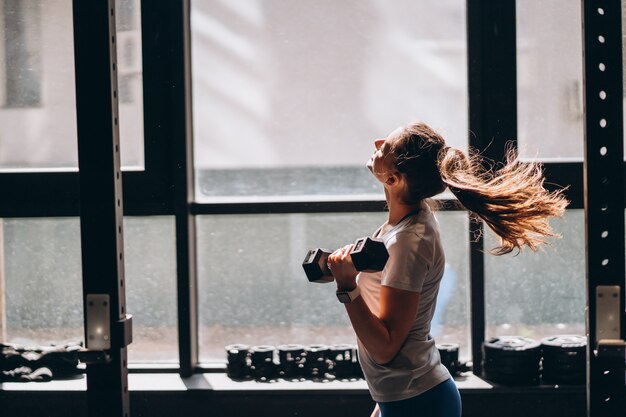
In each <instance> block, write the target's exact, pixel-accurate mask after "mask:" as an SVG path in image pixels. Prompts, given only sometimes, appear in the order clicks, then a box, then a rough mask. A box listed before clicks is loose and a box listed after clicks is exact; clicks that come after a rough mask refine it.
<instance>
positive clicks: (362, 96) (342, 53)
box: [191, 0, 468, 201]
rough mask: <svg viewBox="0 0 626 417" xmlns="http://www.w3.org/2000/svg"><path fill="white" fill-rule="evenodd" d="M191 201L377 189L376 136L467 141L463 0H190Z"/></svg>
mask: <svg viewBox="0 0 626 417" xmlns="http://www.w3.org/2000/svg"><path fill="white" fill-rule="evenodd" d="M191 12H192V13H191V26H192V54H193V59H192V65H193V67H192V71H193V89H194V90H193V100H194V101H193V109H194V138H195V162H196V169H197V171H196V178H197V182H196V197H197V199H198V200H208V201H217V200H219V199H220V198H226V199H262V198H268V197H272V199H276V198H280V197H283V198H288V199H290V200H293V199H294V198H298V196H301V197H302V198H307V199H311V198H315V197H314V196H318V197H317V198H320V199H326V198H329V197H332V196H341V198H345V197H346V196H352V197H357V196H364V195H365V196H368V197H372V195H374V196H376V197H377V198H378V197H381V192H380V187H378V185H377V184H376V183H375V181H374V180H373V179H372V178H370V176H369V175H368V174H367V171H366V169H365V167H364V164H365V162H366V161H367V159H368V158H369V156H370V155H371V153H372V150H373V139H374V138H379V137H381V136H386V135H387V134H388V133H389V132H390V131H392V130H394V129H395V128H396V127H397V126H400V125H403V124H406V123H408V122H411V121H413V120H415V119H420V120H423V121H425V122H427V123H429V124H430V125H431V126H433V127H434V128H436V129H437V130H438V131H439V132H440V133H442V134H443V135H444V136H445V137H446V138H447V140H448V142H449V144H450V145H454V146H457V147H460V148H463V149H466V148H467V126H468V124H467V98H466V95H467V81H466V80H467V63H466V40H465V39H466V33H465V32H466V30H465V27H466V25H465V2H464V1H462V0H451V1H445V2H441V1H437V0H428V1H412V0H398V1H393V2H384V1H379V0H369V1H362V0H349V1H337V2H319V1H316V0H303V1H298V2H293V1H273V2H263V1H255V0H234V1H232V0H228V1H227V0H210V1H192V10H191Z"/></svg>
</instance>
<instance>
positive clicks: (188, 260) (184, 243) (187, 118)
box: [170, 0, 198, 377]
mask: <svg viewBox="0 0 626 417" xmlns="http://www.w3.org/2000/svg"><path fill="white" fill-rule="evenodd" d="M170 4H171V6H170V7H172V11H171V13H170V16H171V19H172V20H171V21H172V22H173V25H172V41H173V46H174V48H173V51H174V53H173V55H174V56H173V58H174V59H173V65H172V76H173V80H174V82H175V85H176V88H175V89H174V90H173V91H172V94H173V102H174V103H175V106H176V107H177V108H178V109H179V110H178V111H177V112H175V113H174V114H173V120H172V125H173V128H174V129H173V135H172V139H173V143H172V147H173V149H172V150H173V152H172V153H173V156H174V167H173V168H174V173H173V185H174V187H173V189H174V212H175V213H176V261H177V272H178V273H177V276H178V328H179V337H180V341H179V355H180V373H181V375H182V376H185V377H188V376H191V375H192V374H193V372H194V369H195V368H196V366H197V364H198V312H197V305H198V296H197V288H198V286H197V276H196V223H195V217H194V216H193V215H192V214H191V203H192V200H193V195H194V194H193V190H194V176H193V143H192V123H191V40H190V38H191V30H190V9H189V7H190V2H189V0H180V1H174V2H170Z"/></svg>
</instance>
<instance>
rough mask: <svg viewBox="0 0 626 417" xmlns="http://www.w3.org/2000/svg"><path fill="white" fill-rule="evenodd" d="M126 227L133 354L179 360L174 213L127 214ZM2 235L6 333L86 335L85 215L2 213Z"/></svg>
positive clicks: (15, 337) (59, 337)
mask: <svg viewBox="0 0 626 417" xmlns="http://www.w3.org/2000/svg"><path fill="white" fill-rule="evenodd" d="M124 229H125V235H124V239H125V246H124V248H125V259H126V263H125V267H126V290H127V294H126V299H127V310H128V311H129V312H130V313H131V314H133V343H132V344H131V345H130V346H129V360H130V362H152V361H159V362H163V361H168V362H174V361H177V360H178V353H177V352H178V350H177V349H178V347H177V346H178V343H177V339H176V335H177V332H176V284H175V283H176V278H175V277H176V266H175V249H174V222H173V219H171V218H160V217H150V218H134V217H131V218H126V219H125V220H124ZM0 243H1V245H0V246H2V251H0V255H1V256H0V261H1V262H0V287H2V286H4V292H3V293H2V295H3V297H4V298H3V299H2V300H0V324H1V326H2V335H1V340H3V341H7V342H12V343H20V344H26V345H30V346H32V345H39V344H49V343H54V342H61V341H66V340H72V341H82V340H84V332H83V303H82V273H81V253H80V222H79V220H78V219H77V218H63V219H60V218H55V219H4V220H0Z"/></svg>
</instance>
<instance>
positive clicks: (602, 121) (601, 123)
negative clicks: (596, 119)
mask: <svg viewBox="0 0 626 417" xmlns="http://www.w3.org/2000/svg"><path fill="white" fill-rule="evenodd" d="M607 124H608V122H607V121H606V119H600V127H601V128H603V129H604V128H605V127H606V126H607Z"/></svg>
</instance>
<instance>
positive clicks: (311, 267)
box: [302, 248, 335, 283]
mask: <svg viewBox="0 0 626 417" xmlns="http://www.w3.org/2000/svg"><path fill="white" fill-rule="evenodd" d="M331 253H332V252H331V251H329V250H326V249H320V248H318V249H312V250H310V251H308V252H307V254H306V256H305V258H304V261H303V262H302V268H304V273H305V274H306V277H307V279H308V280H309V282H320V283H325V282H333V281H334V280H335V278H334V277H333V274H332V273H331V272H330V270H329V269H328V265H327V262H328V256H329V255H330V254H331Z"/></svg>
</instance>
